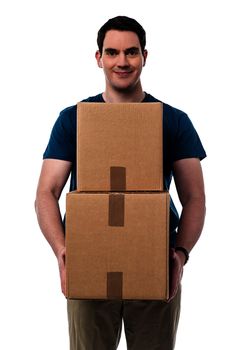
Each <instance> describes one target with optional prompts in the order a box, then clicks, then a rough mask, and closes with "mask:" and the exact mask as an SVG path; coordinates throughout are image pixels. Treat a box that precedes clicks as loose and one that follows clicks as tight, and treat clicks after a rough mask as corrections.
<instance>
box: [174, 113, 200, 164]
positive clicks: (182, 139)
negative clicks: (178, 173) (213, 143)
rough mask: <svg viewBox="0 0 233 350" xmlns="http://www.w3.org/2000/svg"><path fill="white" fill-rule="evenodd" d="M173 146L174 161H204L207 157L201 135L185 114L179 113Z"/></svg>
mask: <svg viewBox="0 0 233 350" xmlns="http://www.w3.org/2000/svg"><path fill="white" fill-rule="evenodd" d="M173 146H174V149H173V161H176V160H179V159H184V158H199V159H200V160H202V159H203V158H205V157H206V152H205V150H204V147H203V145H202V143H201V140H200V138H199V135H198V133H197V131H196V130H195V128H194V126H193V124H192V122H191V120H190V119H189V117H188V116H187V114H185V113H179V118H178V123H177V132H176V134H175V137H174V144H173Z"/></svg>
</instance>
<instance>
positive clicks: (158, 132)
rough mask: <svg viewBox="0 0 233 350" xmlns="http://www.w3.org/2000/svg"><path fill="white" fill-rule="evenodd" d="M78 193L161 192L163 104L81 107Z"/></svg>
mask: <svg viewBox="0 0 233 350" xmlns="http://www.w3.org/2000/svg"><path fill="white" fill-rule="evenodd" d="M77 114H78V118H77V135H78V142H77V147H78V150H77V156H78V161H77V174H78V190H79V191H99V190H100V191H140V190H142V191H145V190H148V191H154V190H155V191H157V190H158V191H162V190H163V163H162V162H163V158H162V153H163V152H162V118H163V117H162V114H163V105H162V103H87V102H80V103H78V105H77Z"/></svg>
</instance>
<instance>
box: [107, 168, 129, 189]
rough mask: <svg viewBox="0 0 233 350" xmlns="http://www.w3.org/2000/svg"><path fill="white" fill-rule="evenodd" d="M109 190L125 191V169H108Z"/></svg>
mask: <svg viewBox="0 0 233 350" xmlns="http://www.w3.org/2000/svg"><path fill="white" fill-rule="evenodd" d="M110 190H111V191H125V190H126V168H125V167H121V166H111V167H110Z"/></svg>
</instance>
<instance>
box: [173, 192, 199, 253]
mask: <svg viewBox="0 0 233 350" xmlns="http://www.w3.org/2000/svg"><path fill="white" fill-rule="evenodd" d="M204 220H205V197H204V195H203V196H200V197H196V198H191V199H189V200H188V201H187V203H185V204H184V206H183V209H182V213H181V218H180V223H179V227H178V235H177V239H176V246H177V247H178V246H181V247H185V248H186V249H187V250H188V251H191V250H192V248H193V247H194V245H195V244H196V243H197V241H198V239H199V237H200V235H201V232H202V229H203V225H204Z"/></svg>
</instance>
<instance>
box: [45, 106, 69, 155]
mask: <svg viewBox="0 0 233 350" xmlns="http://www.w3.org/2000/svg"><path fill="white" fill-rule="evenodd" d="M48 158H52V159H60V160H67V161H70V162H74V161H75V159H76V106H71V107H68V108H66V109H64V110H63V111H62V112H61V113H60V115H59V117H58V118H57V120H56V122H55V124H54V126H53V128H52V132H51V135H50V139H49V142H48V145H47V147H46V150H45V152H44V154H43V159H48Z"/></svg>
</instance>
